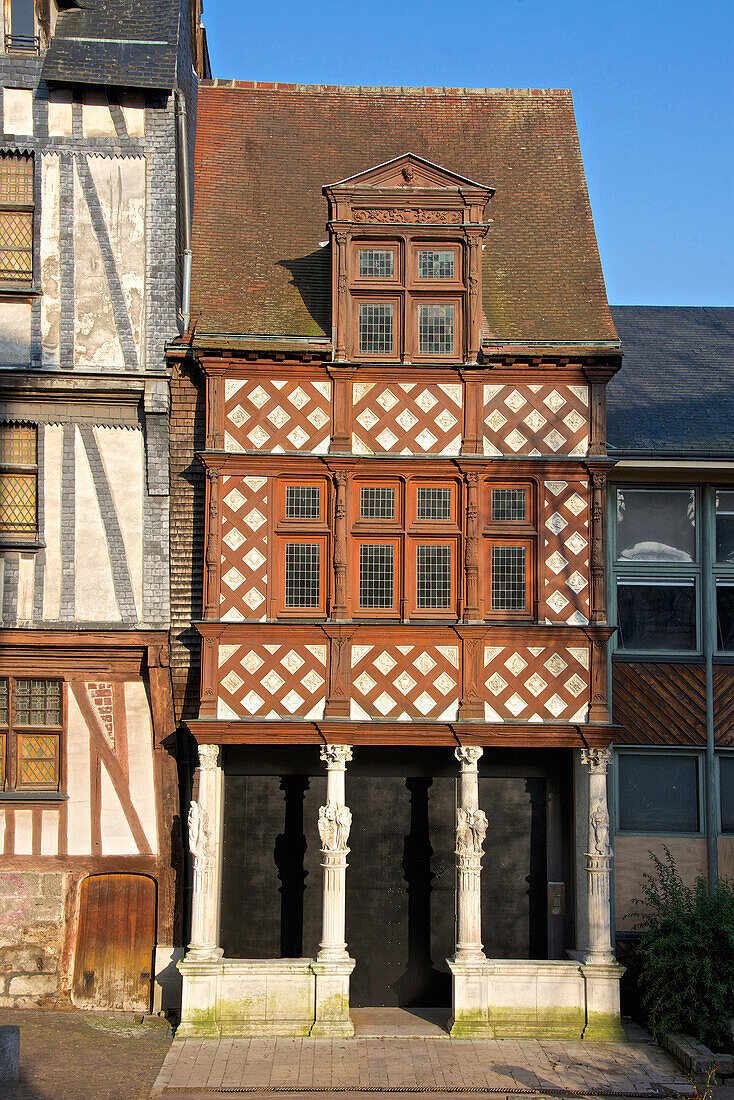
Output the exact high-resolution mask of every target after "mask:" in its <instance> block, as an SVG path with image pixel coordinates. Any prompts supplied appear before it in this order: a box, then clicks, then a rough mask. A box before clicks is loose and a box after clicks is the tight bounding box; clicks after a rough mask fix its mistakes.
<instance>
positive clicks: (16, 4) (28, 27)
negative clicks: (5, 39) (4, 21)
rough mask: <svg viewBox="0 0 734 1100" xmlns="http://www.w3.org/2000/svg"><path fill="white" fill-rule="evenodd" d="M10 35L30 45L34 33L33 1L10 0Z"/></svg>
mask: <svg viewBox="0 0 734 1100" xmlns="http://www.w3.org/2000/svg"><path fill="white" fill-rule="evenodd" d="M10 33H11V35H12V36H13V38H20V39H23V40H25V42H26V44H30V42H31V41H32V39H33V36H34V34H35V33H36V28H35V19H34V17H33V0H10Z"/></svg>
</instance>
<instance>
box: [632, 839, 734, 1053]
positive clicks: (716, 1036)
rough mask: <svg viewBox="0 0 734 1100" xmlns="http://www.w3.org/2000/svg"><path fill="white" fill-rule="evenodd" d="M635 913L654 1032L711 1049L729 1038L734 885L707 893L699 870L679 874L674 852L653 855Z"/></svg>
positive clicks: (644, 994) (644, 1000)
mask: <svg viewBox="0 0 734 1100" xmlns="http://www.w3.org/2000/svg"><path fill="white" fill-rule="evenodd" d="M650 858H651V860H652V862H653V864H654V870H653V872H652V873H646V874H645V875H644V876H643V881H642V883H641V890H642V898H635V903H636V904H637V905H640V906H644V910H645V911H644V912H641V913H637V914H635V916H636V917H637V925H636V927H637V929H638V930H639V931H640V932H641V938H640V943H639V977H638V982H639V994H640V1003H641V1004H642V1007H643V1010H644V1011H645V1013H646V1015H647V1020H648V1024H649V1026H650V1027H651V1029H652V1030H653V1032H655V1033H658V1032H660V1031H662V1030H665V1031H678V1032H684V1033H686V1034H688V1035H693V1036H695V1037H696V1038H697V1039H700V1041H701V1042H702V1043H705V1044H706V1045H707V1046H709V1047H711V1049H712V1050H722V1049H723V1048H724V1046H725V1044H726V1042H727V1036H726V1022H727V1020H728V1019H730V1018H731V1017H732V1016H734V882H731V881H730V880H728V879H721V880H720V881H719V883H718V885H717V887H716V889H715V890H713V891H711V890H709V887H708V883H707V882H706V879H704V878H703V877H702V876H701V875H699V876H698V878H697V879H696V882H695V885H694V886H693V887H689V886H686V885H685V883H684V882H683V880H682V879H681V877H680V875H679V873H678V868H677V866H676V863H675V860H674V859H673V856H672V855H671V854H670V852H669V851H668V849H667V848H665V859H664V860H662V859H659V858H658V857H657V856H656V855H654V854H653V853H652V852H650Z"/></svg>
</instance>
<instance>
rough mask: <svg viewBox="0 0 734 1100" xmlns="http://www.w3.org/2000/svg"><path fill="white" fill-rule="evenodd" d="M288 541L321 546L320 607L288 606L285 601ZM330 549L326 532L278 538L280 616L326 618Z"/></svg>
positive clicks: (278, 609) (277, 574)
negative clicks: (286, 549)
mask: <svg viewBox="0 0 734 1100" xmlns="http://www.w3.org/2000/svg"><path fill="white" fill-rule="evenodd" d="M288 543H299V544H301V545H304V544H308V545H313V544H318V546H319V548H320V549H319V554H320V556H319V603H318V607H287V606H286V602H285V597H286V577H285V561H286V552H285V548H286V545H287V544H288ZM328 551H329V537H328V535H326V534H313V535H308V534H301V533H299V534H296V533H295V531H294V532H293V534H290V533H288V534H287V535H281V536H280V537H279V538H278V539H276V544H275V573H276V577H277V584H276V586H275V587H276V603H275V614H276V615H278V616H279V617H280V618H287V619H325V618H326V617H327V592H328V584H327V575H328V572H329V571H330V569H331V562H330V559H329V556H328Z"/></svg>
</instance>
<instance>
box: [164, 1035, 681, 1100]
mask: <svg viewBox="0 0 734 1100" xmlns="http://www.w3.org/2000/svg"><path fill="white" fill-rule="evenodd" d="M242 1089H245V1090H247V1091H254V1090H257V1091H258V1092H259V1093H260V1094H261V1095H267V1093H268V1092H269V1091H270V1090H278V1089H287V1090H289V1096H292V1095H293V1092H296V1091H297V1090H303V1091H304V1093H308V1091H309V1090H326V1091H328V1090H333V1091H335V1092H338V1091H340V1090H349V1091H350V1093H352V1094H353V1095H354V1094H356V1093H358V1092H359V1090H360V1089H365V1090H370V1091H372V1090H375V1089H381V1090H384V1092H386V1093H389V1092H390V1091H391V1090H405V1089H409V1090H414V1091H416V1092H420V1091H430V1092H432V1093H435V1092H436V1091H444V1092H450V1093H453V1094H454V1095H460V1094H461V1093H462V1092H464V1091H465V1090H472V1091H474V1090H477V1089H479V1090H487V1091H493V1092H494V1091H498V1092H506V1093H512V1092H517V1091H518V1090H519V1091H525V1090H532V1091H533V1092H537V1093H541V1094H542V1093H544V1092H548V1091H551V1090H553V1091H554V1092H555V1091H559V1092H578V1093H582V1094H585V1095H604V1094H610V1093H616V1094H618V1095H624V1096H651V1095H655V1096H666V1095H667V1096H670V1095H673V1094H676V1093H677V1094H680V1093H685V1094H689V1093H690V1092H691V1086H690V1085H689V1083H688V1081H687V1080H686V1079H685V1077H684V1076H683V1075H682V1073H681V1072H680V1070H679V1069H678V1068H677V1067H676V1066H675V1064H674V1063H673V1062H672V1061H671V1060H670V1059H669V1058H668V1056H667V1055H666V1054H665V1053H664V1052H663V1051H662V1050H660V1048H659V1047H658V1046H656V1045H655V1044H654V1043H652V1042H650V1041H642V1042H630V1043H581V1042H566V1041H560V1040H553V1041H551V1040H549V1041H543V1042H540V1041H536V1040H515V1039H483V1040H466V1039H465V1040H447V1039H444V1038H433V1037H431V1038H425V1037H415V1038H401V1037H391V1038H376V1037H371V1038H359V1037H357V1038H354V1039H346V1040H341V1039H285V1038H283V1039H281V1038H273V1039H266V1038H257V1039H181V1040H174V1042H173V1044H172V1046H171V1049H170V1051H169V1053H168V1055H167V1056H166V1060H165V1062H164V1065H163V1068H162V1069H161V1072H160V1074H159V1075H158V1079H157V1080H156V1082H155V1086H154V1089H153V1092H152V1094H151V1096H152V1097H154V1098H160V1100H163V1098H167V1100H171V1098H173V1097H181V1098H184V1097H187V1098H189V1100H193V1098H195V1097H198V1096H201V1097H205V1096H206V1095H207V1094H208V1095H210V1096H211V1094H212V1091H214V1090H216V1094H218V1095H219V1096H222V1095H226V1094H227V1090H237V1091H239V1090H242ZM291 1090H293V1092H291ZM231 1095H236V1092H232V1093H231Z"/></svg>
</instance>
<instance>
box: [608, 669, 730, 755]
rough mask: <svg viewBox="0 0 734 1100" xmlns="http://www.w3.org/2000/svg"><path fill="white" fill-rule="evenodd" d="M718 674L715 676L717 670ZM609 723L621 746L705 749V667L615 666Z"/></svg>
mask: <svg viewBox="0 0 734 1100" xmlns="http://www.w3.org/2000/svg"><path fill="white" fill-rule="evenodd" d="M715 671H716V670H715ZM612 721H613V722H614V723H615V725H618V726H621V727H622V730H621V731H620V732H619V733H617V734H615V739H616V740H617V741H619V742H620V743H621V744H625V745H705V744H706V680H705V672H704V666H703V665H702V664H701V665H693V664H691V665H688V664H680V663H673V662H667V661H654V662H652V661H649V662H648V661H645V662H639V663H635V662H631V661H615V662H614V664H613V665H612Z"/></svg>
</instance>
